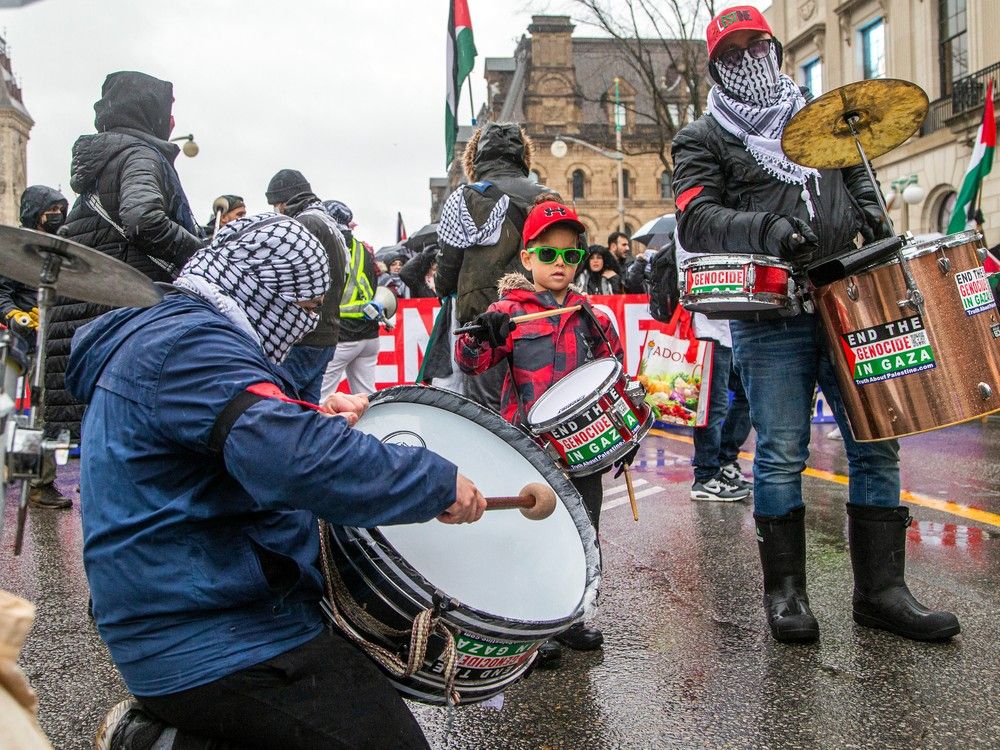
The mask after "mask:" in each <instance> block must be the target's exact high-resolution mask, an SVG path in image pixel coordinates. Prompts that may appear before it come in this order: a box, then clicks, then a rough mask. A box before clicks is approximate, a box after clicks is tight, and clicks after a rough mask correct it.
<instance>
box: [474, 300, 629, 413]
mask: <svg viewBox="0 0 1000 750" xmlns="http://www.w3.org/2000/svg"><path fill="white" fill-rule="evenodd" d="M579 304H583V305H587V304H588V303H587V300H586V298H585V297H584V296H582V295H580V294H577V293H576V292H574V291H572V290H570V291H569V292H568V293H567V295H566V299H565V301H564V302H563V304H562V305H559V304H558V303H557V302H556V300H555V297H553V296H552V293H551V292H535V291H529V290H525V289H514V290H512V291H510V292H507V293H506V294H505V295H504V296H503V297H502V298H501V299H500V300H499V301H498V302H494V303H493V304H492V305H490V306H489V310H495V311H499V312H504V313H507V314H508V315H510V316H511V317H514V316H516V315H524V314H527V313H534V312H541V311H542V310H551V309H553V308H556V307H571V306H573V305H579ZM588 306H589V305H588ZM591 310H592V312H593V315H594V316H595V317H596V318H597V322H598V323H599V324H600V327H601V330H603V331H604V335H605V336H606V337H607V340H608V343H607V344H606V343H605V342H604V339H603V338H602V337H601V334H600V333H599V332H598V330H597V327H596V326H595V324H594V321H593V319H592V318H591V317H590V316H589V315H587V314H586V313H585V312H584V311H583V310H578V311H577V312H573V313H567V314H565V315H554V316H552V317H550V318H542V319H540V320H532V321H529V322H527V323H520V324H518V326H517V327H516V328H515V329H514V330H513V331H512V332H511V334H510V336H508V337H507V340H506V341H505V342H504V343H503V345H502V346H498V347H492V346H490V344H488V343H485V342H484V343H479V342H478V341H476V340H475V339H474V338H473V337H472V336H470V335H469V334H467V333H465V334H462V335H461V336H460V337H459V338H458V340H457V341H456V342H455V360H456V361H457V362H458V366H459V367H460V368H462V370H463V371H464V372H468V373H473V374H477V375H478V374H480V373H483V372H486V370H488V369H489V368H490V367H492V366H493V365H495V364H496V363H498V362H500V361H501V360H503V359H504V358H505V357H510V358H511V361H512V364H513V373H514V381H513V382H512V381H511V373H510V372H508V373H507V376H506V378H505V379H504V383H503V390H502V391H501V394H500V414H501V416H503V418H504V419H506V420H507V421H508V422H512V423H514V424H521V423H523V422H524V417H525V415H526V414H527V412H528V410H529V409H530V408H531V406H532V405H533V404H534V403H535V401H537V400H538V398H539V397H540V396H541V395H542V394H543V393H544V392H545V391H546V390H548V389H549V388H550V387H551V386H552V385H553V384H554V383H555V382H556V381H558V380H559V379H560V378H562V377H564V376H565V375H567V374H568V373H570V372H571V371H573V370H575V369H576V368H577V367H579V366H580V365H582V364H584V363H585V362H588V361H590V360H592V359H598V358H601V357H616V358H618V359H619V360H621V359H622V358H623V356H624V355H623V352H622V346H621V343H620V341H619V339H618V334H617V333H616V332H615V329H614V327H613V326H612V325H611V319H610V318H609V317H608V316H607V315H605V314H604V313H603V312H601V311H599V310H593V308H591ZM608 344H610V345H611V348H610V350H609V349H608ZM515 385H516V386H517V391H518V393H519V394H520V397H521V399H520V400H521V405H520V408H521V409H523V411H521V412H520V413H519V407H518V399H517V397H516V395H515V392H514V386H515Z"/></svg>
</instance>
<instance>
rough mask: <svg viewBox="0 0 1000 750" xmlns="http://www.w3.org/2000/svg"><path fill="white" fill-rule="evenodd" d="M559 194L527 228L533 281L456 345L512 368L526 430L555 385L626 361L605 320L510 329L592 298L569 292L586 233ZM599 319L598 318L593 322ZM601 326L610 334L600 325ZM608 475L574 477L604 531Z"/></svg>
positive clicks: (508, 393) (549, 655) (586, 645)
mask: <svg viewBox="0 0 1000 750" xmlns="http://www.w3.org/2000/svg"><path fill="white" fill-rule="evenodd" d="M552 197H553V196H544V195H543V196H540V197H539V201H540V202H538V203H536V205H535V206H534V208H532V210H531V212H530V213H529V214H528V217H527V219H525V222H524V230H523V235H522V238H523V242H524V246H523V249H522V250H521V263H522V265H523V266H524V268H525V269H526V270H527V271H529V272H530V275H531V281H528V279H527V278H525V277H524V276H523V275H522V274H520V273H511V274H507V275H506V276H504V277H503V278H502V279H501V280H500V283H499V284H498V289H499V291H500V299H499V300H498V301H497V302H494V303H493V304H492V305H490V306H489V308H488V309H487V310H486V312H484V313H482V314H480V315H478V316H476V318H475V319H474V320H473V323H474V324H475V325H476V326H477V328H476V329H474V330H473V331H472V332H469V333H463V334H462V335H461V336H460V337H459V338H458V340H457V341H456V343H455V359H456V361H457V362H458V365H459V367H460V368H461V369H462V370H464V371H465V372H467V373H471V374H477V375H478V374H481V373H483V372H485V371H486V370H488V369H489V368H490V367H492V366H493V365H495V364H497V363H498V362H501V361H502V360H503V359H505V358H509V362H510V365H511V366H510V369H509V371H508V373H507V377H506V378H505V379H504V383H503V389H502V391H501V394H500V414H501V416H502V417H503V418H504V419H506V420H507V421H508V422H511V423H513V424H517V425H520V424H522V423H523V422H524V421H525V415H526V414H527V413H528V411H529V410H530V409H531V407H532V405H533V404H534V403H535V401H537V400H538V398H539V397H540V396H541V395H542V394H543V393H544V392H545V391H546V390H547V389H548V388H549V387H551V386H552V385H553V384H554V383H555V382H556V381H558V380H559V379H560V378H562V377H564V376H565V375H567V374H568V373H569V372H571V371H572V370H574V369H576V368H577V367H579V366H580V365H582V364H584V363H585V362H588V361H590V360H592V359H597V358H600V357H616V358H618V359H619V360H621V359H622V358H623V356H624V355H623V352H622V347H621V344H620V343H619V340H618V334H617V333H616V332H615V329H614V328H613V326H612V325H611V320H610V319H609V318H608V316H607V315H605V314H604V313H602V312H600V311H598V310H590V312H589V314H588V312H587V311H586V310H583V309H581V310H577V311H575V312H571V313H564V314H559V315H553V316H551V317H545V318H541V319H537V320H532V321H530V322H524V323H520V324H517V325H516V327H515V325H514V324H512V323H511V318H512V317H514V316H518V315H524V314H528V313H537V312H542V311H546V310H554V309H558V308H566V307H573V306H575V305H583V306H584V307H588V305H587V300H586V298H585V297H584V296H583V295H581V294H579V293H578V292H576V291H575V290H573V289H570V283H571V282H572V281H573V277H574V276H575V274H576V268H577V266H578V265H579V264H580V262H581V261H582V260H583V258H584V254H585V251H584V250H583V249H581V248H582V247H583V246H584V245H583V243H582V241H581V239H582V238H581V235H582V234H583V233H584V232H585V231H586V228H585V227H584V226H583V224H582V223H580V220H579V218H578V217H577V215H576V212H575V211H574V210H573V209H572V208H570V207H569V206H566V205H564V204H562V203H559V202H558V201H556V200H551V199H548V200H547V199H546V198H552ZM591 316H593V317H591ZM595 318H596V321H597V324H598V325H600V327H601V329H602V331H603V333H604V336H603V337H602V336H601V334H600V332H599V331H598V330H597V327H596V326H595V323H594V320H595ZM602 473H603V472H598V473H596V474H590V475H588V476H573V477H570V481H572V482H573V484H574V486H575V487H576V489H577V491H578V492H579V493H580V495H581V496H582V498H583V504H584V506H585V507H586V509H587V512H588V513H589V515H590V519H591V521H592V523H593V524H594V530H595V531H596V530H597V529H598V524H599V522H600V516H601V503H602V502H603V499H604V490H603V487H602V486H601V475H602ZM557 639H558V641H559V642H561V643H563V644H565V645H566V646H568V647H570V648H572V649H576V650H579V651H590V650H593V649H597V648H600V646H601V645H602V644H603V642H604V636H603V635H602V634H601V632H600V631H599V630H597V629H596V628H592V627H588V626H586V625H584V624H583V623H576V624H575V625H573V626H572V627H570V628H569V630H567V631H566V632H565V633H563V634H561V635H559V636H557ZM560 654H561V649H560V647H559V644H558V643H556V642H554V641H549V642H548V643H545V644H543V645H542V647H541V649H539V659H540V663H541V665H543V666H555V664H556V662H557V661H558V659H559V657H560Z"/></svg>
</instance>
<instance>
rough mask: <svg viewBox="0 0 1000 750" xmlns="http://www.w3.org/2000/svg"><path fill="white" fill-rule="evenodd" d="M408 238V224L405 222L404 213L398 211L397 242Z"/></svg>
mask: <svg viewBox="0 0 1000 750" xmlns="http://www.w3.org/2000/svg"><path fill="white" fill-rule="evenodd" d="M405 239H406V225H405V224H404V223H403V214H401V213H400V212H399V211H397V212H396V244H397V245H398V244H400V243H401V242H403V240H405Z"/></svg>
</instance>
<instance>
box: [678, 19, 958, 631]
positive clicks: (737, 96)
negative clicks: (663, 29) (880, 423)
mask: <svg viewBox="0 0 1000 750" xmlns="http://www.w3.org/2000/svg"><path fill="white" fill-rule="evenodd" d="M706 35H707V41H708V55H709V72H710V74H711V76H712V79H713V80H714V82H715V85H714V86H713V87H712V89H711V91H710V92H709V96H708V108H707V112H706V113H705V114H704V115H703V116H702V117H700V118H699V119H698V120H696V121H695V122H693V123H691V124H690V125H688V126H687V127H685V128H684V129H683V130H681V132H679V133H678V134H677V135H676V137H675V138H674V141H673V148H672V154H673V160H674V176H673V189H674V194H675V195H676V196H677V199H676V204H677V219H678V232H679V235H680V239H681V241H682V242H683V244H684V246H685V247H687V248H688V249H689V250H691V251H692V252H703V253H712V252H715V253H758V254H765V255H776V256H779V257H780V258H781V259H782V260H784V261H787V262H789V263H791V264H792V265H793V266H794V267H795V269H796V271H802V270H803V269H804V268H805V266H806V265H807V264H808V263H810V262H811V261H813V260H815V259H818V258H823V257H827V256H831V255H834V254H838V253H841V252H843V251H845V250H848V249H851V248H853V247H854V246H855V245H854V243H855V240H856V237H857V236H858V235H859V234H860V235H861V236H862V237H863V238H864V239H865V240H867V241H871V240H874V239H879V238H882V237H886V236H888V235H889V228H888V225H887V223H886V222H885V221H884V219H883V216H882V213H881V211H880V210H879V206H878V198H877V197H876V193H875V190H876V188H875V187H874V186H873V185H872V184H871V182H870V181H868V179H867V176H866V174H865V172H864V169H863V168H862V167H860V166H859V167H853V168H849V169H841V170H819V171H817V170H814V169H807V168H804V167H801V166H799V165H797V164H795V163H793V162H791V161H790V160H789V159H788V157H786V156H785V154H784V152H783V151H782V148H781V134H782V132H783V130H784V128H785V126H786V125H787V124H788V122H789V120H790V119H791V117H792V116H793V115H794V114H795V113H796V112H798V111H799V110H800V109H802V108H803V107H804V106H805V105H806V99H805V96H804V93H803V90H801V89H800V88H799V87H798V86H797V85H796V84H795V83H794V82H793V81H792V80H791V79H790V78H789V77H788V76H786V75H784V74H783V73H781V55H782V48H781V44H780V43H779V42H778V40H776V39H774V37H773V36H772V35H771V29H770V27H769V26H768V24H767V21H766V20H765V19H764V17H763V15H761V13H760V11H758V10H757V9H756V8H753V7H751V6H746V5H744V6H737V7H732V8H729V9H727V10H724V11H723V12H721V13H719V14H718V15H717V16H716V17H715V18H713V19H712V20H711V22H710V23H709V25H708V29H707V32H706ZM731 330H732V336H733V357H734V361H735V366H736V369H737V371H738V372H739V375H740V378H741V380H742V381H743V385H744V387H745V389H746V392H747V396H748V399H749V401H750V418H751V422H752V423H753V426H754V428H755V429H756V431H757V436H758V437H757V455H756V458H755V460H754V518H755V519H756V522H757V523H756V525H757V540H758V547H759V551H760V558H761V565H762V567H763V571H764V609H765V612H766V614H767V620H768V624H769V625H770V628H771V632H772V634H773V635H774V637H775V639H777V640H779V641H814V640H816V639H817V638H818V637H819V625H818V623H817V621H816V618H815V617H814V616H813V614H812V612H811V611H810V609H809V598H808V595H807V593H806V569H805V512H804V511H805V508H804V505H803V499H802V471H803V469H805V465H806V458H807V456H808V448H809V437H810V424H811V416H812V396H813V393H814V391H815V388H816V384H817V382H818V383H819V385H820V387H821V388H822V389H823V393H824V395H825V396H826V399H827V403H829V404H830V406H831V408H832V410H833V413H834V415H835V417H836V419H837V424H838V425H839V426H840V428H841V431H842V433H843V435H844V446H845V449H846V451H847V458H848V462H849V465H850V469H849V476H850V489H849V502H848V503H847V517H848V524H849V525H848V536H849V540H850V549H851V562H852V566H853V568H854V598H853V607H854V620H855V622H857V623H859V624H861V625H865V626H867V627H875V628H881V629H884V630H888V631H890V632H893V633H896V634H897V635H901V636H904V637H906V638H912V639H916V640H939V639H946V638H950V637H951V636H953V635H955V634H957V633H958V632H959V624H958V620H957V618H956V617H955V616H954V615H953V614H951V613H949V612H933V611H929V610H928V609H926V608H925V607H923V606H922V605H921V604H920V603H919V602H917V601H916V600H915V599H914V598H913V596H912V595H911V593H910V591H909V590H908V588H907V586H906V583H905V582H904V579H903V568H904V550H905V537H906V527H907V526H908V524H909V520H910V519H909V514H908V512H907V509H906V508H905V507H902V506H900V505H899V489H900V487H899V459H898V444H897V443H896V441H881V442H877V443H858V442H856V441H855V440H853V439H852V437H851V431H850V426H849V424H848V422H847V417H846V414H845V412H844V405H843V401H842V399H841V397H840V391H839V388H838V386H837V382H836V380H835V379H834V372H833V366H832V365H831V362H830V359H829V355H828V353H827V351H826V348H825V346H824V343H823V334H822V331H821V330H820V328H819V320H818V318H817V316H815V315H813V314H811V313H800V314H798V315H795V316H792V317H781V318H777V319H770V320H761V319H758V320H733V321H732V322H731Z"/></svg>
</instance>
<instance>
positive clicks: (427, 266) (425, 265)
mask: <svg viewBox="0 0 1000 750" xmlns="http://www.w3.org/2000/svg"><path fill="white" fill-rule="evenodd" d="M437 257H438V246H437V245H428V246H427V247H425V248H424V249H423V250H421V251H420V252H419V253H417V254H416V255H414V256H413V257H412V258H410V259H409V260H408V261H406V263H404V264H403V268H402V269H401V270H400V272H399V278H401V279H402V280H403V283H404V284H406V286H407V288H409V290H410V298H411V299H416V298H418V297H437V292H436V291H434V290H433V289H431V285H430V284H428V283H427V273H428V272H429V271H430V270H431V266H433V265H434V262H435V261H436V260H437Z"/></svg>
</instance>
